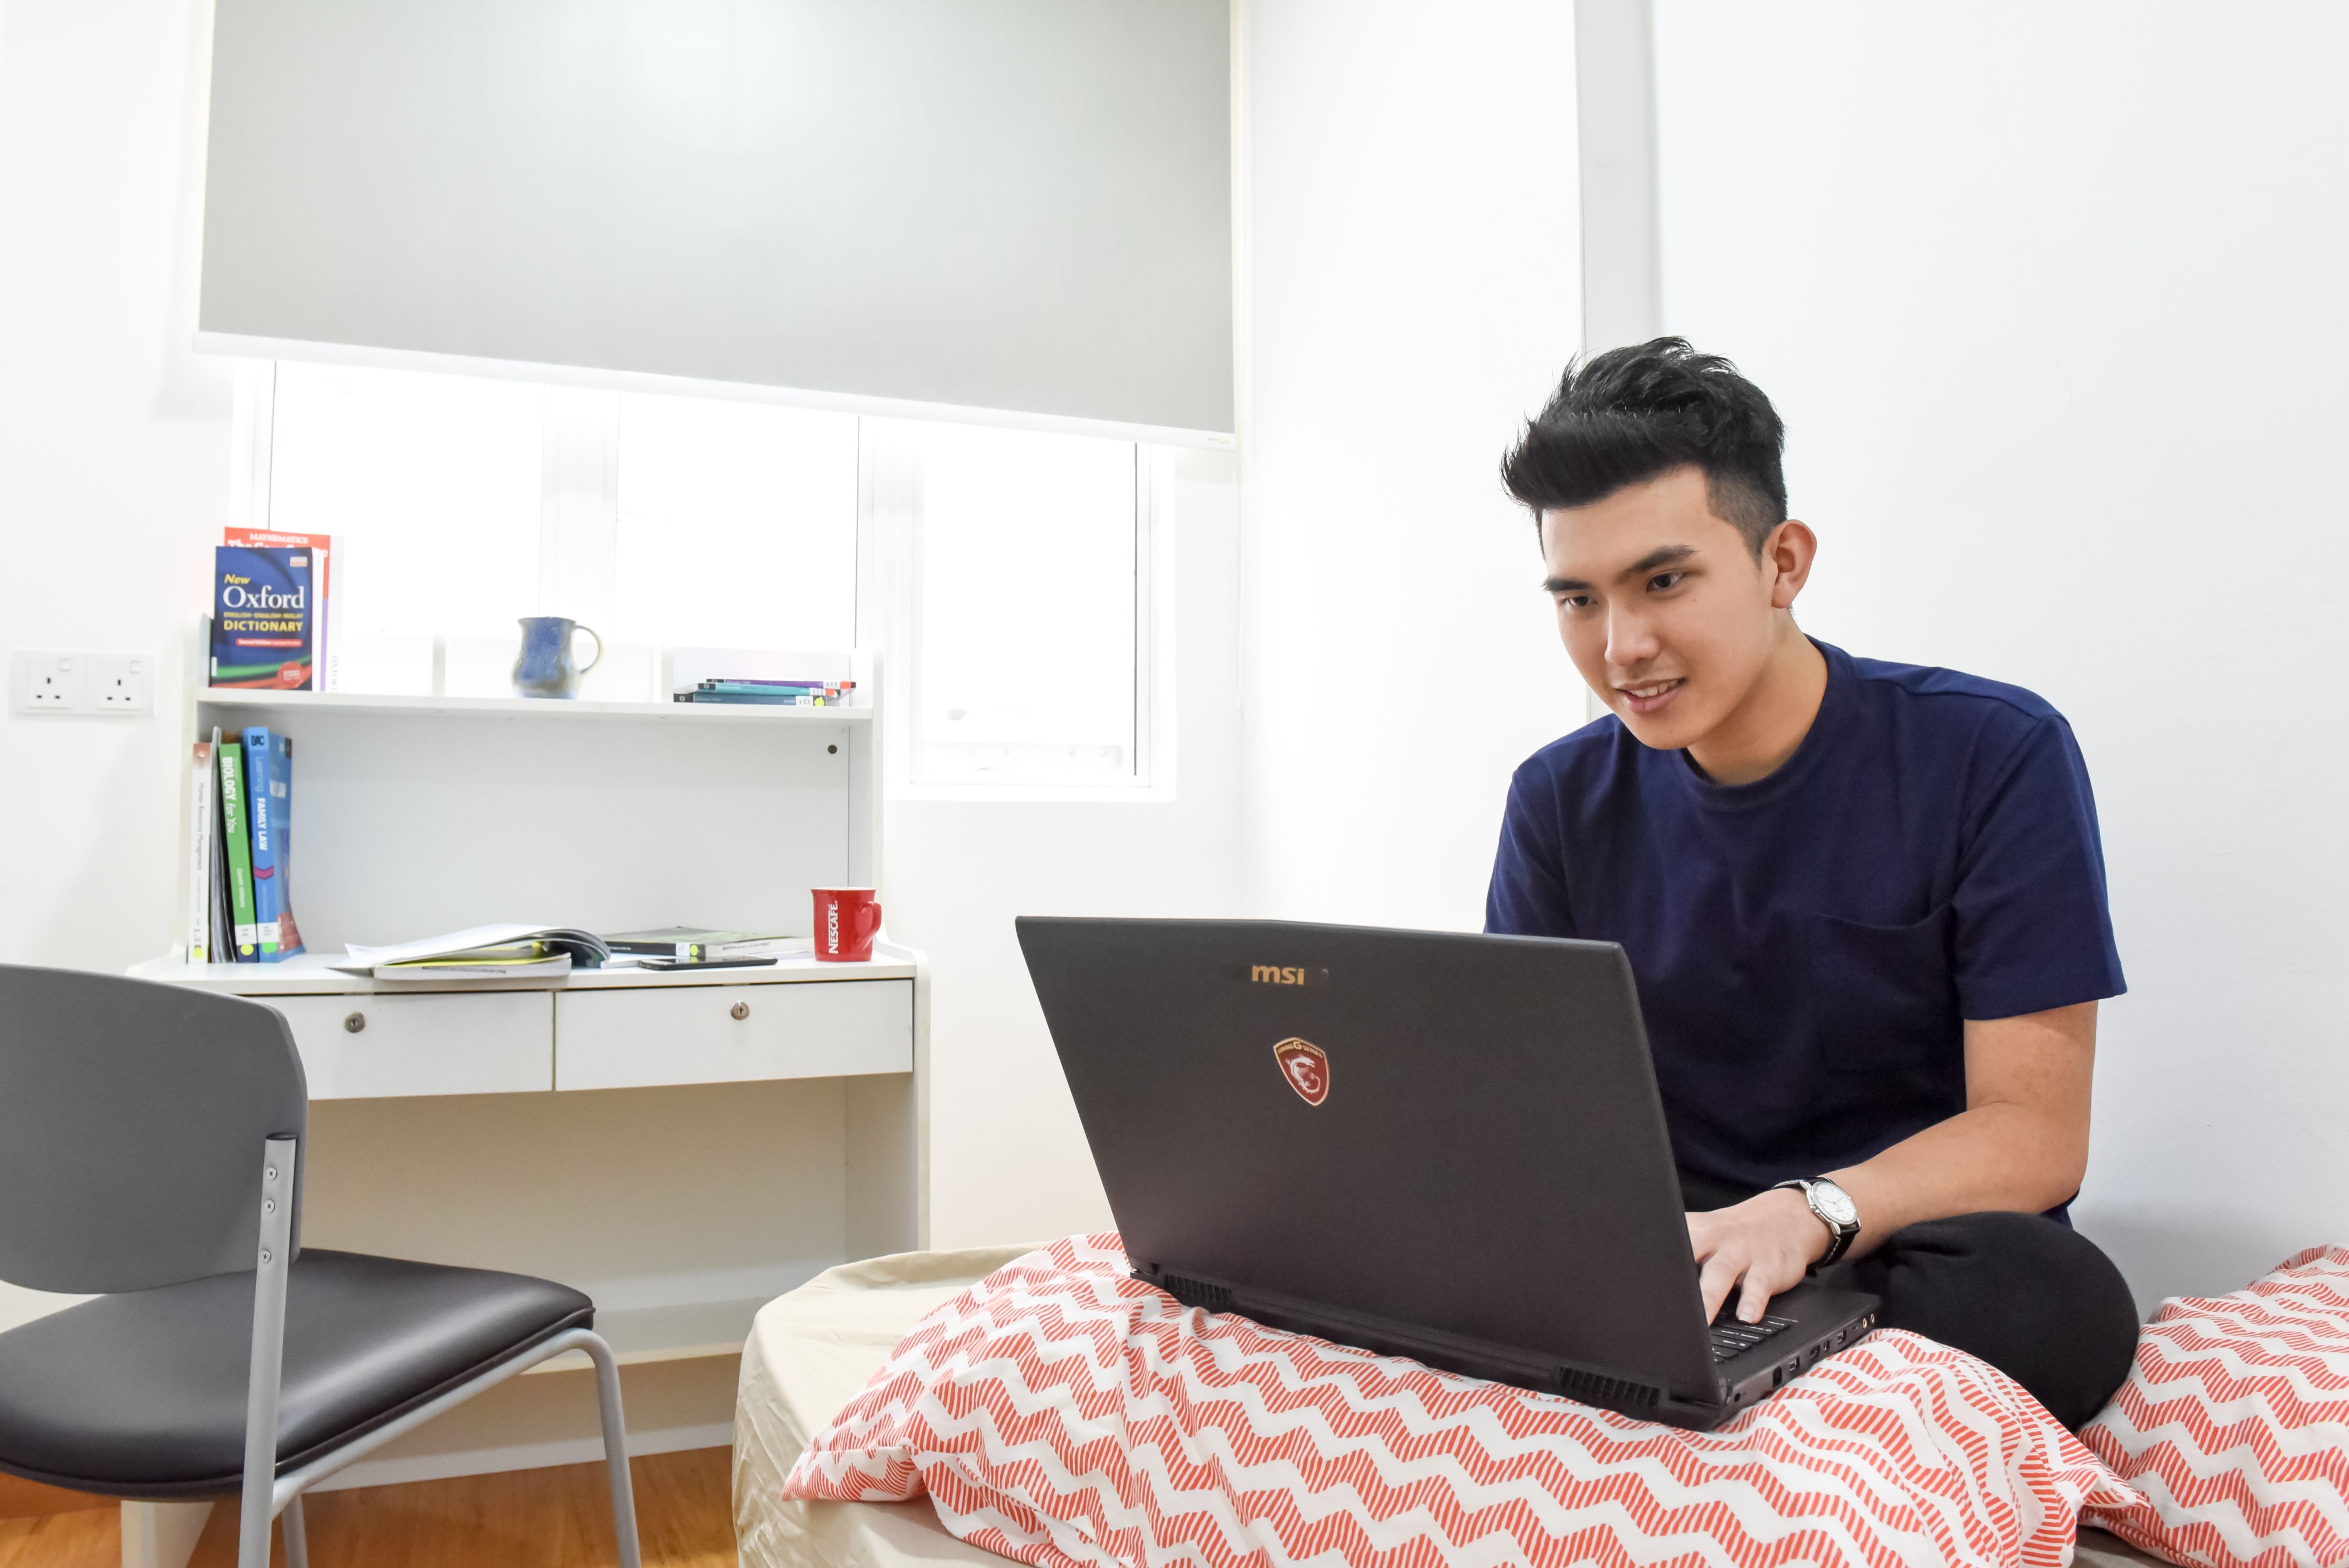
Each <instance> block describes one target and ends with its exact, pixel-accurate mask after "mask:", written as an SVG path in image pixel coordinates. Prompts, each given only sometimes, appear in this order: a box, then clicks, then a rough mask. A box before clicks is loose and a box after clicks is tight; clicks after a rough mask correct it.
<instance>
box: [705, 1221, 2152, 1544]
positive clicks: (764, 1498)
mask: <svg viewBox="0 0 2349 1568" xmlns="http://www.w3.org/2000/svg"><path fill="white" fill-rule="evenodd" d="M1030 1250H1031V1249H1030V1248H1028V1247H979V1248H972V1249H968V1250H966V1251H962V1252H940V1253H898V1254H896V1255H895V1256H892V1257H882V1258H870V1259H867V1260H865V1261H864V1262H863V1263H854V1264H842V1265H841V1266H839V1267H838V1268H833V1269H827V1270H825V1271H824V1272H823V1274H819V1275H817V1276H816V1277H815V1278H814V1279H812V1280H811V1281H809V1282H808V1283H807V1284H804V1285H802V1286H801V1287H800V1288H799V1289H797V1290H795V1291H792V1292H791V1293H790V1294H789V1295H781V1296H778V1297H776V1298H775V1299H774V1300H773V1301H771V1302H769V1303H768V1304H767V1305H766V1306H765V1307H764V1308H762V1309H761V1312H760V1314H759V1316H758V1320H757V1322H755V1323H754V1324H753V1325H752V1326H751V1329H750V1340H749V1342H748V1343H747V1344H746V1345H745V1346H743V1350H742V1380H741V1386H740V1395H739V1397H738V1398H737V1401H736V1404H735V1409H734V1534H735V1540H736V1542H737V1545H738V1547H739V1550H740V1562H741V1568H916V1565H921V1568H935V1565H937V1564H951V1565H958V1568H959V1565H970V1568H1001V1565H1002V1563H1004V1562H1006V1561H1007V1560H1006V1559H1004V1558H1001V1557H999V1556H997V1555H996V1554H995V1553H991V1552H982V1551H980V1550H979V1549H978V1547H975V1546H971V1545H968V1544H967V1543H965V1542H961V1541H958V1540H957V1539H956V1538H955V1537H953V1536H952V1535H949V1534H947V1531H946V1528H945V1526H943V1525H941V1524H940V1523H939V1522H938V1519H937V1515H936V1513H935V1512H933V1511H932V1510H931V1508H930V1505H929V1503H928V1502H927V1501H915V1502H902V1503H885V1504H883V1503H863V1502H848V1503H832V1502H817V1503H807V1502H786V1501H783V1499H782V1495H781V1492H782V1483H783V1477H784V1476H785V1475H786V1474H787V1473H789V1471H790V1470H791V1468H792V1462H793V1461H794V1460H797V1459H798V1457H799V1453H800V1449H801V1448H802V1446H804V1445H805V1444H806V1442H807V1440H808V1439H809V1438H810V1437H812V1435H813V1434H814V1433H816V1432H817V1431H818V1430H820V1429H822V1428H823V1426H824V1425H825V1424H826V1423H827V1422H829V1421H830V1420H831V1419H832V1417H833V1413H834V1412H835V1411H837V1410H838V1409H839V1408H841V1407H842V1406H843V1405H845V1404H846V1403H848V1401H849V1400H850V1399H851V1398H854V1397H855V1395H856V1393H857V1391H858V1390H859V1389H861V1388H862V1387H864V1383H865V1380H866V1379H867V1378H869V1377H871V1376H872V1375H873V1374H874V1371H875V1370H877V1369H878V1368H879V1367H880V1366H881V1364H882V1362H884V1361H885V1360H886V1359H887V1358H888V1356H889V1352H890V1350H891V1349H892V1348H893V1347H894V1346H895V1345H896V1343H897V1341H898V1340H899V1339H901V1338H902V1337H904V1336H905V1334H906V1332H907V1331H908V1330H910V1329H911V1328H912V1327H913V1326H915V1325H916V1323H918V1322H920V1321H921V1319H922V1318H923V1317H924V1316H926V1315H927V1314H928V1313H929V1312H930V1310H931V1309H932V1308H933V1307H936V1306H937V1305H941V1304H943V1303H945V1302H947V1301H948V1300H950V1299H952V1298H953V1297H954V1296H955V1295H957V1294H959V1293H960V1292H961V1291H962V1290H964V1289H965V1288H966V1287H968V1285H970V1284H972V1283H973V1282H975V1281H977V1280H978V1279H979V1278H980V1277H981V1276H983V1275H985V1274H989V1273H991V1272H993V1271H994V1270H996V1269H998V1268H1000V1267H1002V1266H1003V1265H1004V1264H1008V1263H1009V1262H1010V1261H1011V1260H1012V1259H1014V1258H1016V1257H1018V1256H1019V1255H1020V1254H1021V1253H1026V1252H1029V1251H1030ZM2075 1561H2076V1562H2078V1563H2082V1564H2085V1565H2086V1568H2124V1565H2127V1568H2137V1565H2140V1564H2147V1563H2159V1561H2160V1559H2158V1558H2155V1557H2149V1556H2147V1555H2145V1554H2144V1553H2139V1552H2137V1551H2135V1550H2134V1549H2132V1548H2130V1547H2129V1546H2127V1545H2126V1544H2124V1543H2123V1542H2119V1541H2117V1540H2116V1539H2114V1538H2113V1537H2112V1536H2109V1535H2106V1533H2104V1532H2102V1531H2097V1530H2085V1531H2083V1532H2081V1534H2080V1544H2079V1549H2078V1555H2077V1558H2076V1559H2075Z"/></svg>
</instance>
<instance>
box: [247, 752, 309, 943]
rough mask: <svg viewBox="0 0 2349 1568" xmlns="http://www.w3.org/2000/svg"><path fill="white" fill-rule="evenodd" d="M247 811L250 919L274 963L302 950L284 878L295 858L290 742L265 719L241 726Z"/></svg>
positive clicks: (292, 768)
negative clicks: (250, 840) (250, 828)
mask: <svg viewBox="0 0 2349 1568" xmlns="http://www.w3.org/2000/svg"><path fill="white" fill-rule="evenodd" d="M244 776H245V794H246V797H247V804H246V808H245V810H246V813H247V815H249V816H250V817H251V818H252V820H253V923H254V934H255V939H256V942H257V944H258V945H259V947H260V950H261V951H260V957H261V961H262V962H263V963H264V964H275V963H277V962H278V961H280V960H281V959H286V958H291V957H293V956H294V955H295V954H297V953H299V952H301V951H302V933H301V931H300V930H299V929H298V928H297V927H296V926H295V923H294V905H293V901H292V900H291V899H290V898H289V897H288V896H287V892H286V883H287V882H288V880H289V875H288V873H289V870H290V868H291V866H292V864H293V860H294V856H293V841H294V743H293V742H292V741H290V740H288V739H287V738H285V737H284V736H283V735H279V734H276V733H274V731H272V730H271V729H270V728H269V727H267V726H266V725H258V724H256V725H254V726H252V727H249V728H248V729H246V730H245V732H244Z"/></svg>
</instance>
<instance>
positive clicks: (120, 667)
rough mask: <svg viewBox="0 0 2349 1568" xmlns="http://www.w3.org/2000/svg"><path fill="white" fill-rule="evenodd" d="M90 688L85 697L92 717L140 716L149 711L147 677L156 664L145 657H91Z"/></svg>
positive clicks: (88, 687)
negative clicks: (100, 714)
mask: <svg viewBox="0 0 2349 1568" xmlns="http://www.w3.org/2000/svg"><path fill="white" fill-rule="evenodd" d="M87 662H88V665H89V684H88V686H86V687H85V688H84V691H83V695H84V696H85V697H86V698H87V700H88V708H87V709H86V711H88V712H90V713H121V714H140V713H145V712H146V711H147V677H148V676H149V675H150V673H152V670H153V667H154V664H155V661H154V660H153V659H152V658H150V656H149V655H145V654H92V655H88V661H87Z"/></svg>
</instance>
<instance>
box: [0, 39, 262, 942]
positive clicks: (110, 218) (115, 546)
mask: <svg viewBox="0 0 2349 1568" xmlns="http://www.w3.org/2000/svg"><path fill="white" fill-rule="evenodd" d="M207 19H208V9H206V10H199V9H197V8H195V7H193V6H191V5H188V4H185V3H177V4H175V3H171V0H6V8H5V11H0V40H5V43H0V235H5V236H6V241H5V243H0V542H5V548H6V552H7V562H8V568H7V570H6V571H5V573H0V650H5V649H13V648H19V647H28V646H29V647H36V648H43V647H46V648H62V649H72V648H109V649H119V650H122V651H126V652H136V651H149V652H160V651H162V650H163V649H164V647H165V645H166V643H167V642H169V641H172V640H174V639H171V638H170V637H169V636H167V632H168V631H169V629H171V628H175V627H178V626H181V625H184V624H187V622H188V621H189V620H190V619H191V618H192V616H193V615H194V614H195V612H196V610H197V609H198V608H199V607H201V605H202V603H203V596H204V584H205V565H206V562H207V561H208V559H209V558H208V556H207V555H206V554H205V551H206V548H207V547H208V545H209V544H210V542H212V539H213V538H215V537H216V535H215V534H214V533H213V532H212V531H213V530H215V529H217V528H218V527H219V525H220V521H221V519H222V516H223V515H224V514H225V511H226V510H227V494H228V417H229V397H230V389H229V377H228V375H227V372H226V370H225V369H224V368H223V367H222V366H220V365H219V364H217V363H213V362H207V361H202V360H199V359H197V358H195V357H194V356H191V355H190V354H189V353H188V352H187V350H186V348H185V343H186V341H187V336H188V334H189V332H190V331H191V330H192V328H193V325H194V297H195V295H194V289H195V268H194V263H195V256H196V246H197V234H198V226H199V225H198V216H199V213H198V206H197V201H198V197H197V192H198V190H199V188H200V187H199V179H200V176H201V156H202V153H201V149H202V138H201V135H200V134H197V135H195V136H193V137H191V134H190V133H191V129H193V130H196V131H198V132H200V129H201V124H202V114H203V92H202V72H203V54H202V47H201V42H200V41H201V38H202V36H203V32H204V29H205V28H206V26H207V25H208V20H207ZM178 678H179V676H178V670H177V668H176V666H174V667H173V668H171V669H170V670H168V671H167V672H166V673H165V676H164V679H165V681H166V682H167V683H169V686H168V687H167V689H177V681H178ZM178 735H179V726H178V725H177V724H176V723H174V722H171V720H169V719H163V720H149V721H124V720H106V719H81V718H70V719H68V718H29V717H16V716H14V715H0V821H5V822H8V823H10V824H11V825H12V826H11V830H9V831H8V832H7V833H5V835H0V956H5V957H6V958H7V959H10V960H13V961H16V962H20V963H24V962H30V963H52V964H79V965H95V966H99V967H117V968H119V966H121V965H126V964H129V963H131V962H134V961H135V960H137V959H138V958H140V957H141V956H149V957H151V956H153V955H154V954H159V953H161V952H162V951H163V950H164V949H165V948H167V947H168V946H170V944H171V940H172V935H173V931H172V924H173V917H174V911H175V909H176V907H177V906H176V903H175V901H174V899H173V896H172V894H173V890H174V888H175V886H176V880H177V879H176V877H175V870H176V866H175V861H176V856H177V853H178V842H179V837H178V829H177V823H176V820H175V818H176V809H177V807H176V803H177V799H178V795H179V780H178V776H177V773H176V771H175V760H176V759H175V758H174V756H173V752H174V750H175V748H176V742H177V738H178Z"/></svg>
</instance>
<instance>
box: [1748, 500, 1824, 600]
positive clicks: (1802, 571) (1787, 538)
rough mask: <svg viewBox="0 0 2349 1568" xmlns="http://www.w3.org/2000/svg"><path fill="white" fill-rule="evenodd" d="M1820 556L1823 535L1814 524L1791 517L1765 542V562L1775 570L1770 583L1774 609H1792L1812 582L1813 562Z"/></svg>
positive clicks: (1763, 555)
mask: <svg viewBox="0 0 2349 1568" xmlns="http://www.w3.org/2000/svg"><path fill="white" fill-rule="evenodd" d="M1818 553H1819V536H1818V535H1817V534H1816V533H1813V532H1812V531H1811V529H1810V525H1809V524H1808V523H1805V522H1798V521H1795V519H1793V518H1791V517H1790V518H1788V519H1787V520H1786V521H1784V522H1782V523H1780V524H1779V525H1778V526H1777V527H1775V528H1774V529H1772V530H1771V531H1770V537H1769V538H1768V539H1766V540H1764V541H1763V542H1762V563H1763V565H1764V566H1767V567H1770V568H1772V569H1773V570H1774V572H1775V575H1774V576H1773V577H1772V578H1771V581H1770V608H1772V609H1773V610H1791V609H1793V608H1794V607H1795V595H1796V594H1797V593H1801V592H1802V591H1803V584H1804V583H1807V582H1809V581H1810V580H1811V562H1813V561H1814V560H1816V559H1817V557H1818Z"/></svg>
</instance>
